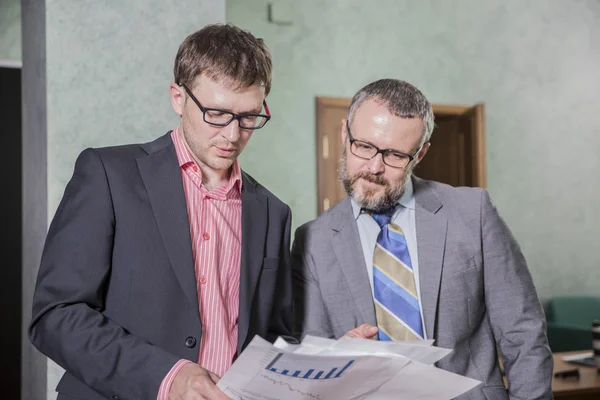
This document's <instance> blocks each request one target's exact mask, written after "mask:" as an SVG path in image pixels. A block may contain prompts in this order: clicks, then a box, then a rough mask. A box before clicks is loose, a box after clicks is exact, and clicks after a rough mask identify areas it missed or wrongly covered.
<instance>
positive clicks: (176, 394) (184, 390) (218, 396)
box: [169, 363, 230, 400]
mask: <svg viewBox="0 0 600 400" xmlns="http://www.w3.org/2000/svg"><path fill="white" fill-rule="evenodd" d="M219 379H220V378H219V377H218V376H217V375H215V374H213V373H212V372H210V371H208V370H206V369H204V368H202V367H200V366H199V365H198V364H193V363H190V364H186V365H184V366H183V368H181V369H180V370H179V372H178V373H177V375H175V379H173V384H172V385H171V391H170V392H169V400H230V399H229V397H227V396H226V395H225V393H223V392H222V391H221V390H220V389H219V388H218V387H217V386H216V383H217V382H219Z"/></svg>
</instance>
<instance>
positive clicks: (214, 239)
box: [158, 128, 242, 400]
mask: <svg viewBox="0 0 600 400" xmlns="http://www.w3.org/2000/svg"><path fill="white" fill-rule="evenodd" d="M171 138H172V140H173V144H174V145H175V150H176V152H177V158H178V160H179V166H180V171H181V177H182V178H183V188H184V192H185V198H186V202H187V208H188V216H189V220H190V234H191V238H192V254H193V256H194V264H195V269H196V283H197V287H198V303H199V305H200V318H201V320H202V337H201V341H200V350H199V356H198V359H199V361H198V364H199V365H200V366H201V367H203V368H205V369H207V370H209V371H212V372H214V373H215V374H217V375H219V376H222V375H223V374H224V373H225V372H226V371H227V370H228V369H229V367H231V364H232V362H233V357H234V356H235V353H236V351H237V340H238V324H237V318H238V313H239V295H240V257H241V239H242V175H241V171H240V167H239V164H238V162H237V160H236V161H235V162H234V163H233V166H232V171H231V176H230V177H229V181H228V183H227V184H225V185H223V186H221V187H219V188H216V189H213V190H210V191H209V190H207V189H206V187H205V186H204V185H203V184H202V172H201V171H200V168H199V167H198V165H197V164H196V162H195V161H194V159H193V157H192V155H191V153H190V150H189V149H188V147H187V146H186V144H185V142H184V140H183V138H182V137H181V134H180V131H179V128H177V129H175V130H174V131H173V132H172V133H171ZM198 333H199V334H200V332H198ZM190 362H191V361H187V360H180V361H179V362H178V363H177V364H175V365H174V366H173V368H172V369H171V371H169V373H168V374H167V376H166V377H165V378H164V379H163V381H162V384H161V386H160V389H159V392H158V400H168V396H169V391H170V389H171V385H172V383H173V379H174V378H175V375H177V373H178V372H179V370H180V369H181V368H182V367H183V366H184V365H186V364H187V363H190Z"/></svg>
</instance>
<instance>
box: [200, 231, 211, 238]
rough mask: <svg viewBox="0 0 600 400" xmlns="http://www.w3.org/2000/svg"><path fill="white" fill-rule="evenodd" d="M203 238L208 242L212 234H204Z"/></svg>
mask: <svg viewBox="0 0 600 400" xmlns="http://www.w3.org/2000/svg"><path fill="white" fill-rule="evenodd" d="M202 237H203V238H204V240H208V239H210V233H208V232H204V235H202Z"/></svg>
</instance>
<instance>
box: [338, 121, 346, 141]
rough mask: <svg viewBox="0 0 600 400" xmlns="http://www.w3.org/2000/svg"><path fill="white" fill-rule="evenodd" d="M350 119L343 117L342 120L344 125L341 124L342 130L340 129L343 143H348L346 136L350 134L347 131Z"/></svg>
mask: <svg viewBox="0 0 600 400" xmlns="http://www.w3.org/2000/svg"><path fill="white" fill-rule="evenodd" d="M347 123H348V120H347V119H343V120H342V125H341V130H340V137H341V138H342V144H344V143H346V136H348V132H346V127H347V126H348V125H347Z"/></svg>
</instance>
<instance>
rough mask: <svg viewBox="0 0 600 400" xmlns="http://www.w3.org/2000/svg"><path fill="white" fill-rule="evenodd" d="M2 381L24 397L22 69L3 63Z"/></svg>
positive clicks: (8, 395) (11, 394) (9, 393)
mask: <svg viewBox="0 0 600 400" xmlns="http://www.w3.org/2000/svg"><path fill="white" fill-rule="evenodd" d="M0 121H2V134H1V135H0V149H2V157H0V187H1V188H2V189H1V190H0V193H1V195H0V226H1V227H2V229H1V232H2V233H1V234H0V255H2V258H1V261H0V310H1V314H0V321H2V326H1V328H0V343H2V356H0V382H2V385H1V386H2V398H5V399H19V398H20V397H21V272H22V268H21V265H22V264H21V251H22V235H21V232H22V230H21V217H22V216H21V199H22V195H21V189H22V186H21V180H22V164H21V161H22V156H21V148H22V138H21V69H20V68H5V67H2V66H0Z"/></svg>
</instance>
